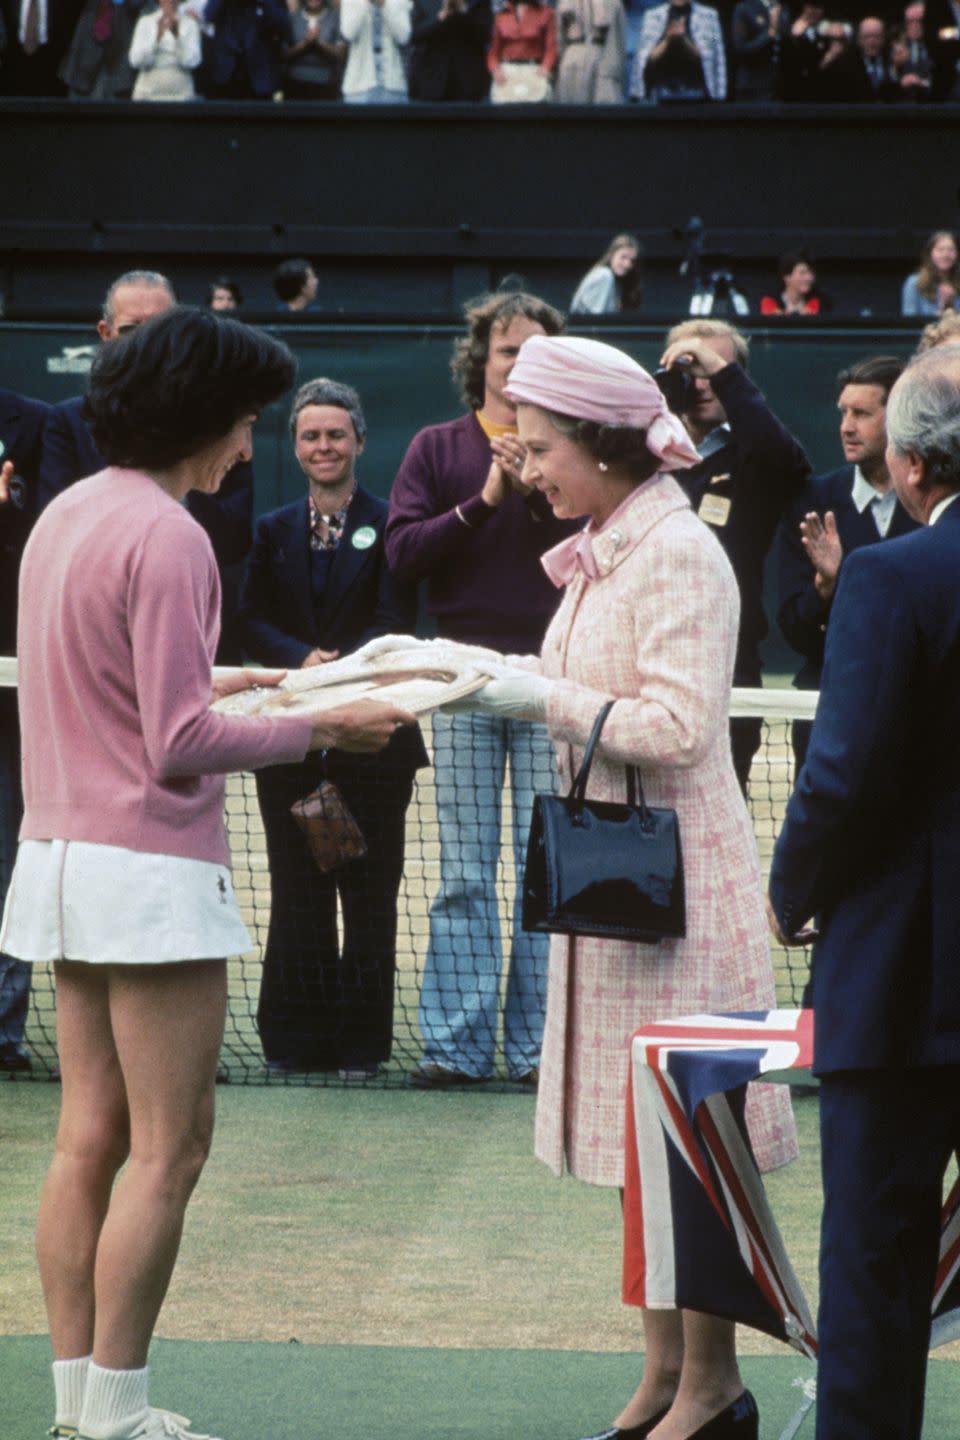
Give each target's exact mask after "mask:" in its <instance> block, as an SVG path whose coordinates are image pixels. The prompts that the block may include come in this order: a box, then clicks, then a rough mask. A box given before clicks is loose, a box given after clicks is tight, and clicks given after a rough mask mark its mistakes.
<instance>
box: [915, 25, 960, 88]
mask: <svg viewBox="0 0 960 1440" xmlns="http://www.w3.org/2000/svg"><path fill="white" fill-rule="evenodd" d="M923 36H924V40H925V42H926V47H927V53H928V55H929V57H930V64H931V66H932V67H933V76H932V89H931V98H932V99H934V100H953V101H957V100H960V0H926V4H925V6H924V11H923Z"/></svg>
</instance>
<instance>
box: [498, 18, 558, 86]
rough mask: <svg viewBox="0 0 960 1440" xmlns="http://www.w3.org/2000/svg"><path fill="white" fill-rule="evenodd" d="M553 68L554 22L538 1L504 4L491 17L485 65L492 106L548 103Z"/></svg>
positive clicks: (555, 44) (554, 62) (555, 30)
mask: <svg viewBox="0 0 960 1440" xmlns="http://www.w3.org/2000/svg"><path fill="white" fill-rule="evenodd" d="M556 64H557V21H556V16H555V15H554V12H553V10H552V8H551V7H550V5H547V4H541V3H540V0H506V3H505V4H504V7H503V9H502V10H500V11H498V13H497V14H496V15H495V16H494V20H493V39H492V41H491V42H490V50H489V53H488V54H487V65H488V66H489V68H490V74H491V75H492V76H493V84H492V85H491V87H490V99H491V100H492V101H493V103H494V104H495V105H502V104H513V103H517V102H521V103H525V104H530V103H536V102H542V101H544V100H549V99H550V85H551V81H552V79H553V72H554V69H555V68H556Z"/></svg>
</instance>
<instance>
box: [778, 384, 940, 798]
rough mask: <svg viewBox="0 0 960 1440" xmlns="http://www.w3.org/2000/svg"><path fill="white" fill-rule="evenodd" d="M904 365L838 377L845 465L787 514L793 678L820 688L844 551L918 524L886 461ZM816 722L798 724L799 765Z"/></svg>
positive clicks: (782, 539)
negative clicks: (894, 392) (893, 397)
mask: <svg viewBox="0 0 960 1440" xmlns="http://www.w3.org/2000/svg"><path fill="white" fill-rule="evenodd" d="M902 370H903V362H902V361H901V360H898V359H897V358H896V357H895V356H893V355H876V356H873V357H871V358H870V359H867V360H861V361H860V362H859V364H857V365H852V366H850V368H849V369H847V370H841V372H840V374H839V375H838V377H837V386H838V398H837V409H838V410H839V412H840V443H841V444H842V446H843V454H844V458H845V459H846V461H847V463H846V465H843V466H841V467H840V469H839V470H831V471H830V473H829V474H827V475H817V476H815V477H814V478H813V479H811V480H809V481H808V482H807V484H806V486H805V487H804V489H803V491H802V493H801V494H800V496H799V497H798V498H797V500H796V501H795V502H794V504H793V505H792V506H791V507H790V509H789V511H788V512H787V514H786V515H785V516H784V519H783V522H782V524H781V526H780V535H779V564H780V609H779V612H778V614H777V620H778V621H779V624H780V629H781V630H782V631H783V634H784V636H785V638H786V640H787V642H788V643H789V644H790V645H791V646H792V647H793V649H794V650H796V651H797V653H798V654H799V655H802V656H803V664H802V665H801V667H800V669H799V670H798V672H797V674H796V676H795V678H794V682H793V683H794V685H795V686H796V687H797V689H798V690H817V689H819V687H820V672H821V670H822V669H823V650H824V644H825V642H826V636H827V622H828V621H829V619H830V610H831V607H832V605H833V597H834V592H835V591H836V588H837V580H838V577H839V574H840V567H841V565H842V564H843V559H844V556H845V555H849V554H850V553H851V551H853V550H858V549H859V548H860V547H861V546H862V545H874V544H876V543H877V541H879V540H886V539H888V538H890V539H893V538H895V537H896V536H897V535H905V534H906V533H907V532H908V531H910V530H914V529H916V521H914V520H912V519H911V518H910V516H909V515H908V514H907V512H906V510H905V509H904V508H903V505H902V504H901V503H900V501H899V500H898V499H897V495H896V492H895V490H894V488H893V481H892V480H891V478H890V472H889V471H888V469H887V460H886V452H887V430H886V413H887V397H888V395H889V394H890V391H891V389H892V388H893V386H894V384H895V383H896V381H897V379H898V378H899V376H900V374H901V372H902ZM809 737H810V723H809V721H806V720H797V721H795V722H794V726H793V749H794V754H795V756H796V761H797V769H798V770H799V769H800V766H801V765H802V764H803V757H804V755H805V754H806V748H807V742H808V740H809Z"/></svg>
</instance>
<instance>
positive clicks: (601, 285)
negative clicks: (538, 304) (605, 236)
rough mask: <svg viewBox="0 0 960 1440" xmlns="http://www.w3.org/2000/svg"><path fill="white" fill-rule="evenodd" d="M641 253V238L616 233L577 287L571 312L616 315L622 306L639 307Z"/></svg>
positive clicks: (626, 308) (571, 302)
mask: <svg viewBox="0 0 960 1440" xmlns="http://www.w3.org/2000/svg"><path fill="white" fill-rule="evenodd" d="M640 253H641V252H640V241H639V240H638V239H637V237H636V236H635V235H627V234H626V233H624V234H622V235H614V237H613V239H612V240H611V241H610V244H609V245H608V246H607V248H606V250H605V251H604V253H603V254H602V255H601V256H600V259H599V260H598V261H597V263H596V265H594V266H593V267H592V268H591V269H590V270H588V271H587V273H586V275H584V277H583V279H582V280H581V281H580V284H579V285H578V286H577V288H576V290H575V291H574V295H573V299H572V300H571V301H570V314H571V315H615V314H616V313H617V312H618V311H620V310H636V309H638V308H639V305H640V291H641V274H640Z"/></svg>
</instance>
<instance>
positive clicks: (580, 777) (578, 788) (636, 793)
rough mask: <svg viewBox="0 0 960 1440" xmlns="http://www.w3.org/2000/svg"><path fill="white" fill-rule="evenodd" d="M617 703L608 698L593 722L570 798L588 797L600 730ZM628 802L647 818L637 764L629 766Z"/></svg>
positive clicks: (582, 799) (571, 788) (582, 798)
mask: <svg viewBox="0 0 960 1440" xmlns="http://www.w3.org/2000/svg"><path fill="white" fill-rule="evenodd" d="M615 704H616V701H615V700H608V701H607V703H606V704H605V705H604V706H602V707H601V709H600V712H599V714H598V715H597V718H596V720H594V722H593V729H592V730H591V731H590V738H589V740H588V741H587V748H586V750H584V752H583V759H582V760H581V762H580V769H579V770H578V771H577V774H576V778H575V779H574V782H573V784H572V785H571V787H570V797H569V798H570V799H571V800H574V801H576V802H577V803H578V804H581V805H582V804H583V802H584V800H585V799H586V798H587V781H588V779H589V778H590V767H591V765H592V764H593V754H594V751H595V750H596V748H597V744H598V742H599V740H600V732H601V730H602V729H603V727H604V724H605V723H606V719H607V716H608V715H609V714H610V711H611V710H612V709H613V707H614V705H615ZM627 803H628V804H629V805H636V806H637V807H638V808H639V810H640V814H641V818H642V819H646V816H647V802H646V800H645V799H644V794H643V782H642V781H641V779H640V771H639V770H638V769H637V767H636V765H628V766H627Z"/></svg>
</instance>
